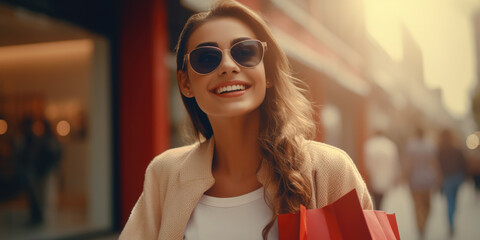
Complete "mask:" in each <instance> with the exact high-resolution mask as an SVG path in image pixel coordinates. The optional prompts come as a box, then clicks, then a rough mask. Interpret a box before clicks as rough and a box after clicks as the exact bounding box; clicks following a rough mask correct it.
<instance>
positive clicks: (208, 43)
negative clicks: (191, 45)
mask: <svg viewBox="0 0 480 240" xmlns="http://www.w3.org/2000/svg"><path fill="white" fill-rule="evenodd" d="M203 46H214V47H218V44H217V43H216V42H203V43H200V44H198V45H197V46H196V47H195V48H198V47H203Z"/></svg>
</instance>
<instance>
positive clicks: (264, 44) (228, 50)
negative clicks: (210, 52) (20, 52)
mask: <svg viewBox="0 0 480 240" xmlns="http://www.w3.org/2000/svg"><path fill="white" fill-rule="evenodd" d="M248 41H255V42H259V43H260V44H261V45H262V48H263V49H262V50H263V51H262V57H261V58H260V61H258V63H257V64H256V65H254V66H251V67H247V66H243V65H242V64H240V63H238V62H237V60H235V58H234V57H233V56H232V54H231V53H230V49H232V47H234V46H235V45H237V44H240V43H243V42H248ZM199 48H213V49H217V50H220V52H221V53H222V58H221V59H220V63H219V64H218V66H216V67H215V68H214V69H213V70H212V71H210V72H208V73H199V72H197V71H196V70H195V69H194V68H193V67H192V64H191V63H190V53H191V52H193V51H195V50H197V49H199ZM224 50H225V51H227V52H228V54H229V55H230V57H231V58H232V59H233V61H234V62H235V63H236V64H237V65H238V66H240V67H243V68H254V67H256V66H258V64H260V63H261V62H262V61H263V58H264V57H265V52H266V51H267V42H262V41H260V40H258V39H246V40H242V41H240V42H236V43H235V44H233V45H232V46H231V47H230V48H226V49H221V48H219V47H215V46H201V47H198V48H195V49H193V50H192V51H190V52H189V53H186V54H185V55H183V64H182V69H185V62H186V61H188V63H189V65H190V67H191V68H192V70H193V71H194V72H195V73H197V74H199V75H208V74H210V73H212V72H214V71H215V70H217V68H218V67H219V66H220V65H221V63H222V60H223V56H224V54H225V53H224Z"/></svg>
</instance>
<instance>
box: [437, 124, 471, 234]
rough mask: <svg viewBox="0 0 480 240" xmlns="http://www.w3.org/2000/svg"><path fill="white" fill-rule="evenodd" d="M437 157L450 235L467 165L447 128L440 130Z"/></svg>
mask: <svg viewBox="0 0 480 240" xmlns="http://www.w3.org/2000/svg"><path fill="white" fill-rule="evenodd" d="M437 158H438V161H439V163H440V169H441V171H442V176H443V184H442V190H443V193H445V196H446V198H447V207H448V223H449V226H450V228H449V229H450V235H453V230H454V214H455V208H456V205H457V194H458V189H459V188H460V185H461V184H462V182H463V181H464V179H465V176H466V172H467V167H466V160H465V157H464V155H463V153H462V151H461V150H460V149H459V148H458V147H457V146H455V144H454V136H453V133H452V131H450V130H449V129H444V130H442V132H441V134H440V141H439V146H438V153H437Z"/></svg>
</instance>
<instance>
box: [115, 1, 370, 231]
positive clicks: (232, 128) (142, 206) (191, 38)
mask: <svg viewBox="0 0 480 240" xmlns="http://www.w3.org/2000/svg"><path fill="white" fill-rule="evenodd" d="M177 70H178V71H177V77H178V84H179V88H180V91H181V93H182V99H183V102H184V105H185V107H186V109H187V111H188V114H189V117H190V119H191V120H192V123H193V126H194V129H195V133H196V136H197V139H198V143H196V144H193V145H190V146H186V147H182V148H178V149H171V150H169V151H166V152H164V153H162V154H161V155H159V156H157V157H156V158H155V159H154V160H153V161H152V162H151V163H150V165H149V167H148V169H147V171H146V176H145V184H144V191H143V193H142V195H141V196H140V198H139V200H138V202H137V204H136V206H135V208H134V209H133V211H132V213H131V216H130V218H129V220H128V222H127V224H126V226H125V229H124V230H123V232H122V234H121V236H120V239H183V238H185V239H261V238H263V239H276V238H278V228H277V225H276V221H275V219H276V216H277V215H278V214H282V213H288V212H295V211H298V210H299V205H300V204H303V205H305V206H307V207H308V208H319V207H323V206H325V205H327V204H329V203H331V202H333V201H335V200H337V199H338V198H339V197H341V196H342V195H344V194H346V193H347V192H349V191H350V190H352V189H353V188H356V189H357V192H358V194H359V198H360V200H361V203H362V206H363V207H364V208H367V209H371V208H372V203H371V200H370V196H369V194H368V191H367V189H366V186H365V183H364V182H363V180H362V178H361V176H360V174H359V173H358V171H357V169H356V168H355V165H354V164H353V162H352V160H351V159H350V158H349V157H348V156H347V155H346V154H345V152H343V151H341V150H339V149H337V148H334V147H332V146H328V145H326V144H322V143H318V142H313V141H310V140H307V139H310V138H311V137H312V133H314V124H313V117H312V109H311V105H310V103H309V101H308V100H307V99H306V98H305V97H304V96H303V94H302V91H303V90H302V89H301V88H300V87H299V86H300V83H301V82H300V81H299V80H297V79H295V78H293V77H291V76H290V69H289V66H288V62H287V58H286V56H285V54H284V52H283V51H282V50H281V49H280V47H279V45H278V43H277V42H276V41H275V39H274V38H273V35H272V33H271V32H270V30H269V29H268V27H267V25H266V24H265V22H264V21H263V20H262V19H261V18H260V17H259V16H258V15H257V14H256V13H254V12H253V11H251V10H249V9H248V8H246V7H245V6H243V5H241V4H239V3H237V2H235V1H219V2H216V4H215V5H214V6H213V7H212V9H211V10H210V11H209V12H202V13H198V14H195V15H193V16H192V17H190V19H189V20H188V21H187V23H186V25H185V27H184V29H183V31H182V33H181V35H180V38H179V41H178V44H177Z"/></svg>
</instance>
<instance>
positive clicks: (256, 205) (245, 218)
mask: <svg viewBox="0 0 480 240" xmlns="http://www.w3.org/2000/svg"><path fill="white" fill-rule="evenodd" d="M263 196H264V188H263V187H261V188H259V189H257V190H255V191H253V192H250V193H247V194H245V195H241V196H238V197H231V198H218V197H211V196H207V195H203V196H202V198H201V199H200V201H199V202H198V203H197V206H196V207H195V209H194V210H193V213H192V215H191V217H190V220H189V221H188V224H187V227H186V229H185V239H186V240H193V239H195V240H203V239H205V240H207V239H208V240H212V239H232V240H234V239H242V240H243V239H253V240H255V239H258V240H261V239H262V230H263V228H264V227H265V226H266V225H267V224H268V222H269V221H270V219H271V217H272V210H271V209H270V208H269V207H268V206H267V204H266V203H265V200H264V197H263ZM268 239H278V225H277V223H275V224H274V225H273V227H272V228H271V230H270V233H269V235H268Z"/></svg>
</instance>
